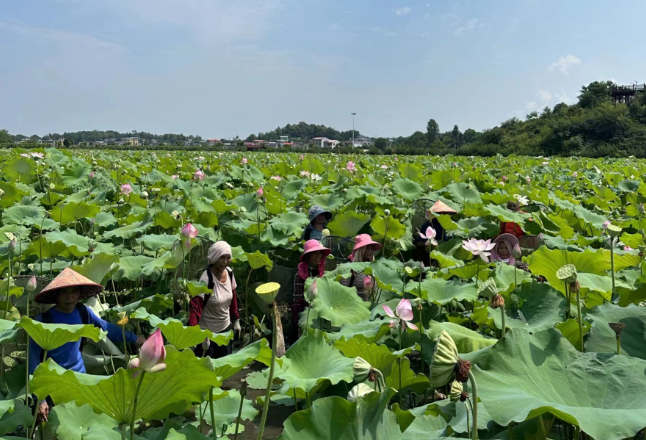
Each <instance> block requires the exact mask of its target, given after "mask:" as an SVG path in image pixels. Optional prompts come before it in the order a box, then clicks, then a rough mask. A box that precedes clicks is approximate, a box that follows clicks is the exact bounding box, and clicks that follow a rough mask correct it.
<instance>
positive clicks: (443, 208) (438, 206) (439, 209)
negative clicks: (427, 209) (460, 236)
mask: <svg viewBox="0 0 646 440" xmlns="http://www.w3.org/2000/svg"><path fill="white" fill-rule="evenodd" d="M431 212H432V213H433V214H451V215H453V214H457V213H458V212H457V211H456V210H455V209H453V208H451V207H450V206H449V205H447V204H446V203H444V202H443V201H441V200H438V201H437V202H435V204H434V205H433V206H431Z"/></svg>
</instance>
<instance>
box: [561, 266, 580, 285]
mask: <svg viewBox="0 0 646 440" xmlns="http://www.w3.org/2000/svg"><path fill="white" fill-rule="evenodd" d="M556 278H558V279H559V280H561V281H563V282H564V283H573V282H575V281H576V278H577V271H576V266H575V265H574V264H566V265H565V266H563V267H561V268H560V269H559V270H557V271H556Z"/></svg>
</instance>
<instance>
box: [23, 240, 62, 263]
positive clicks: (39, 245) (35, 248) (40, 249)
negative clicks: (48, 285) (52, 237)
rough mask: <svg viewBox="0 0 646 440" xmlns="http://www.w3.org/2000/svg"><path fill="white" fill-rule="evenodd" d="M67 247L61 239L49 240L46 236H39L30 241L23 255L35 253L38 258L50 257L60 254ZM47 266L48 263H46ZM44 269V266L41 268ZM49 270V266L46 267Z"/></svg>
mask: <svg viewBox="0 0 646 440" xmlns="http://www.w3.org/2000/svg"><path fill="white" fill-rule="evenodd" d="M66 249H67V245H66V244H65V243H63V242H62V241H55V242H49V241H47V239H46V237H44V236H41V237H39V238H38V239H36V240H34V241H32V242H31V244H30V245H29V248H28V249H27V250H26V251H25V252H24V254H23V256H25V257H27V256H29V255H36V256H38V258H41V257H42V258H43V259H45V258H52V257H56V256H57V255H60V254H61V253H62V252H64V251H65V250H66ZM47 266H49V264H48V265H47ZM43 269H44V268H43ZM47 269H48V270H49V267H47Z"/></svg>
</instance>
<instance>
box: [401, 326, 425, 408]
mask: <svg viewBox="0 0 646 440" xmlns="http://www.w3.org/2000/svg"><path fill="white" fill-rule="evenodd" d="M404 325H406V324H404V322H403V321H400V322H399V351H401V350H402V333H403V329H402V327H403V326H404ZM420 342H421V341H420ZM398 360H399V389H398V390H397V391H398V392H399V406H400V407H401V406H402V358H401V356H400V357H399V359H398Z"/></svg>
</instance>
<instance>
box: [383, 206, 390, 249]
mask: <svg viewBox="0 0 646 440" xmlns="http://www.w3.org/2000/svg"><path fill="white" fill-rule="evenodd" d="M388 223H390V216H389V215H388V216H386V229H385V230H384V246H383V248H384V253H383V256H384V257H385V256H386V242H387V240H388Z"/></svg>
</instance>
